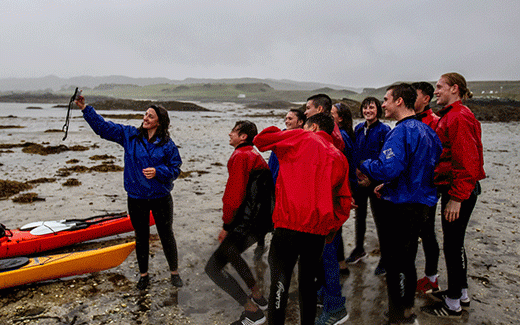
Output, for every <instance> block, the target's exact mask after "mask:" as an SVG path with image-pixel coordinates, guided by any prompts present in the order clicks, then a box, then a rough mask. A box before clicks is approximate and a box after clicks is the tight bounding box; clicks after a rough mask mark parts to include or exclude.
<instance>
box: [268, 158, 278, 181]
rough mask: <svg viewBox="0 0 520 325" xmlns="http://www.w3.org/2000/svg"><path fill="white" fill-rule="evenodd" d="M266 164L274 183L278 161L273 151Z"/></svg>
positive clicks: (276, 176)
mask: <svg viewBox="0 0 520 325" xmlns="http://www.w3.org/2000/svg"><path fill="white" fill-rule="evenodd" d="M267 165H268V166H269V170H270V171H271V174H272V175H273V183H274V184H276V179H277V178H278V170H279V169H280V163H279V162H278V157H276V154H275V153H274V152H271V155H270V156H269V161H268V163H267Z"/></svg>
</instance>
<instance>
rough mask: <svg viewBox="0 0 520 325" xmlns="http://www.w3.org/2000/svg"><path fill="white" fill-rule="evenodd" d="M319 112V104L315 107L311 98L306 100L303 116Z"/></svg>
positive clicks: (321, 109) (320, 109)
mask: <svg viewBox="0 0 520 325" xmlns="http://www.w3.org/2000/svg"><path fill="white" fill-rule="evenodd" d="M321 112H323V108H322V107H321V106H318V107H316V105H315V104H314V101H313V100H309V101H307V104H306V105H305V116H307V118H309V117H311V116H313V115H316V114H318V113H321Z"/></svg>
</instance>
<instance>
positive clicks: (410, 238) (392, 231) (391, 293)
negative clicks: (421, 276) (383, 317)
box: [379, 200, 429, 323]
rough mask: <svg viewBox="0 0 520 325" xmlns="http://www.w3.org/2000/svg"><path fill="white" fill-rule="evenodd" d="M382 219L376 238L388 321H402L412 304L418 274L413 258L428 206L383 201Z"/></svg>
mask: <svg viewBox="0 0 520 325" xmlns="http://www.w3.org/2000/svg"><path fill="white" fill-rule="evenodd" d="M383 208H384V211H385V214H386V215H385V218H382V224H381V225H382V228H381V230H382V232H381V237H380V238H379V240H380V244H381V254H382V258H383V259H384V261H391V262H388V263H386V264H385V268H386V272H387V274H386V282H387V288H388V312H389V318H390V322H391V323H394V322H396V321H399V320H402V319H403V318H404V310H405V309H407V308H411V307H413V305H414V297H415V289H416V287H417V273H416V270H415V257H416V254H417V246H418V239H419V230H420V229H421V228H423V227H424V223H425V222H426V219H427V217H428V211H429V208H428V206H426V205H423V204H417V203H404V204H394V203H392V202H390V201H386V200H383Z"/></svg>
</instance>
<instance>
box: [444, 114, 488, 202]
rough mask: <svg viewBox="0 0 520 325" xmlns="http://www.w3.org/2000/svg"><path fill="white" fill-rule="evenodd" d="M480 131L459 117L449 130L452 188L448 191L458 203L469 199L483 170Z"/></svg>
mask: <svg viewBox="0 0 520 325" xmlns="http://www.w3.org/2000/svg"><path fill="white" fill-rule="evenodd" d="M479 132H480V129H479V128H478V127H477V126H476V125H473V123H471V121H469V120H468V119H466V118H465V117H463V116H462V115H459V116H458V117H457V118H455V119H454V121H453V125H450V127H449V128H448V134H449V138H450V139H451V143H452V146H451V161H452V177H453V181H452V186H451V189H450V190H449V191H448V193H449V194H450V196H451V197H452V198H453V199H455V200H456V201H463V200H466V199H468V198H469V196H470V194H471V191H473V189H474V188H475V184H476V182H477V180H478V174H479V171H480V169H481V166H480V164H481V162H480V154H479V150H478V143H479V142H480V138H479V137H480V134H478V133H479Z"/></svg>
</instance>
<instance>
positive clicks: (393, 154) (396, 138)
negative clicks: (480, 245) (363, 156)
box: [359, 128, 408, 183]
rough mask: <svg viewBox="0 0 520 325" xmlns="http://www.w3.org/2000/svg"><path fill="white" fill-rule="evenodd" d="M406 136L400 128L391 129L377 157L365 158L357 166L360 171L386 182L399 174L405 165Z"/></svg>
mask: <svg viewBox="0 0 520 325" xmlns="http://www.w3.org/2000/svg"><path fill="white" fill-rule="evenodd" d="M405 142H406V137H405V134H404V133H403V130H402V129H401V128H397V129H394V130H392V132H389V133H388V134H387V138H386V141H385V144H384V145H383V148H382V150H381V153H380V154H379V157H378V158H377V159H367V160H365V161H364V162H363V164H361V166H360V167H359V169H360V171H361V172H362V173H363V174H365V175H367V176H368V177H370V178H371V179H373V180H375V181H378V182H382V183H388V182H390V181H392V180H394V179H396V178H397V177H399V175H400V174H401V172H402V171H403V170H404V169H405V167H406V166H407V164H408V163H407V160H408V157H406V148H405V146H406V143H405Z"/></svg>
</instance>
